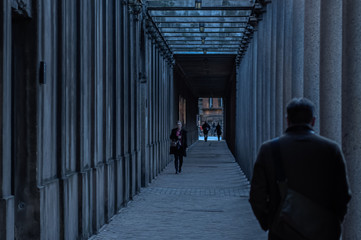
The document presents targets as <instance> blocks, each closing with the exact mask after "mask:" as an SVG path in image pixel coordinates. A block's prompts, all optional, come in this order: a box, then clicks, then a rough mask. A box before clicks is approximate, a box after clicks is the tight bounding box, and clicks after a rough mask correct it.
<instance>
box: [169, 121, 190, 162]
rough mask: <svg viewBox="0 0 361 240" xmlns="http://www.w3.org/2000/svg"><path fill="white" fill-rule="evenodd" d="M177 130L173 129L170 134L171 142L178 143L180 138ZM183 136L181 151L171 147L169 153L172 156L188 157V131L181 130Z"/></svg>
mask: <svg viewBox="0 0 361 240" xmlns="http://www.w3.org/2000/svg"><path fill="white" fill-rule="evenodd" d="M177 130H178V128H173V129H172V132H171V134H170V137H169V138H170V140H171V141H174V142H175V141H178V137H177ZM181 135H182V144H181V146H180V148H179V149H177V148H172V147H170V150H169V153H170V154H177V155H180V156H184V157H185V156H187V148H188V145H187V131H186V130H184V129H182V130H181Z"/></svg>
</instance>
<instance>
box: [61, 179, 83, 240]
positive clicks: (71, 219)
mask: <svg viewBox="0 0 361 240" xmlns="http://www.w3.org/2000/svg"><path fill="white" fill-rule="evenodd" d="M78 181H79V179H78V175H77V174H73V175H71V176H69V177H67V178H66V179H62V180H60V182H61V184H60V187H62V189H61V191H62V192H63V193H62V196H63V202H64V204H63V209H61V211H63V216H64V218H63V219H61V227H62V228H63V231H64V233H63V236H64V238H65V239H76V238H77V237H78V230H79V228H78V224H79V215H78V214H75V213H78V212H79V205H78V204H79V199H78V198H79V194H78V193H79V190H78V187H79V184H78Z"/></svg>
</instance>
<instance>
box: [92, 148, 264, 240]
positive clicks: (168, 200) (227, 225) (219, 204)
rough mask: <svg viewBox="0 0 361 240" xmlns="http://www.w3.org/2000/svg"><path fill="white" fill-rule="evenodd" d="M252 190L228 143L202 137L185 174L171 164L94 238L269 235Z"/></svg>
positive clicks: (254, 239)
mask: <svg viewBox="0 0 361 240" xmlns="http://www.w3.org/2000/svg"><path fill="white" fill-rule="evenodd" d="M248 193H249V182H248V180H247V179H246V178H245V176H244V174H243V173H242V171H241V170H240V168H239V166H238V164H237V163H236V162H235V160H234V158H233V156H232V154H231V153H230V151H229V150H228V148H227V145H226V143H225V142H224V141H221V142H204V141H198V142H197V143H196V144H195V145H193V146H192V147H191V148H190V150H189V151H188V157H186V158H185V159H184V164H183V169H182V173H181V174H175V170H174V164H173V163H170V164H169V165H168V166H167V167H166V168H165V169H164V171H163V172H162V173H161V174H160V175H159V176H158V177H157V179H155V180H154V181H153V182H152V183H151V184H150V185H149V187H147V188H142V189H141V192H140V194H138V195H137V196H135V197H134V199H133V201H131V202H130V203H129V204H128V206H127V207H125V208H123V209H122V210H121V211H120V213H119V214H118V215H116V216H114V217H113V218H112V220H111V222H110V223H109V224H107V225H105V226H104V227H103V228H102V229H101V231H100V232H99V233H98V234H97V235H95V236H93V237H91V238H90V239H91V240H105V239H106V240H111V239H154V240H158V239H167V240H169V239H217V240H218V239H241V240H262V239H267V237H266V233H265V232H263V231H262V230H261V228H260V227H259V225H258V223H257V221H256V219H255V217H254V216H253V214H252V210H251V207H250V205H249V203H248Z"/></svg>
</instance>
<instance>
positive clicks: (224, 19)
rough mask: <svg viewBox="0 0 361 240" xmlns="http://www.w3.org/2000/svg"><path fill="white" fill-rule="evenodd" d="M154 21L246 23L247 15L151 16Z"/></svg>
mask: <svg viewBox="0 0 361 240" xmlns="http://www.w3.org/2000/svg"><path fill="white" fill-rule="evenodd" d="M152 18H153V21H154V22H156V23H225V22H228V23H247V22H248V19H249V17H189V18H188V17H152Z"/></svg>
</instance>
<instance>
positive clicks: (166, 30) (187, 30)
mask: <svg viewBox="0 0 361 240" xmlns="http://www.w3.org/2000/svg"><path fill="white" fill-rule="evenodd" d="M242 31H243V28H205V31H204V32H205V33H213V32H228V33H240V32H242ZM162 33H199V28H198V27H197V28H162Z"/></svg>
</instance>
